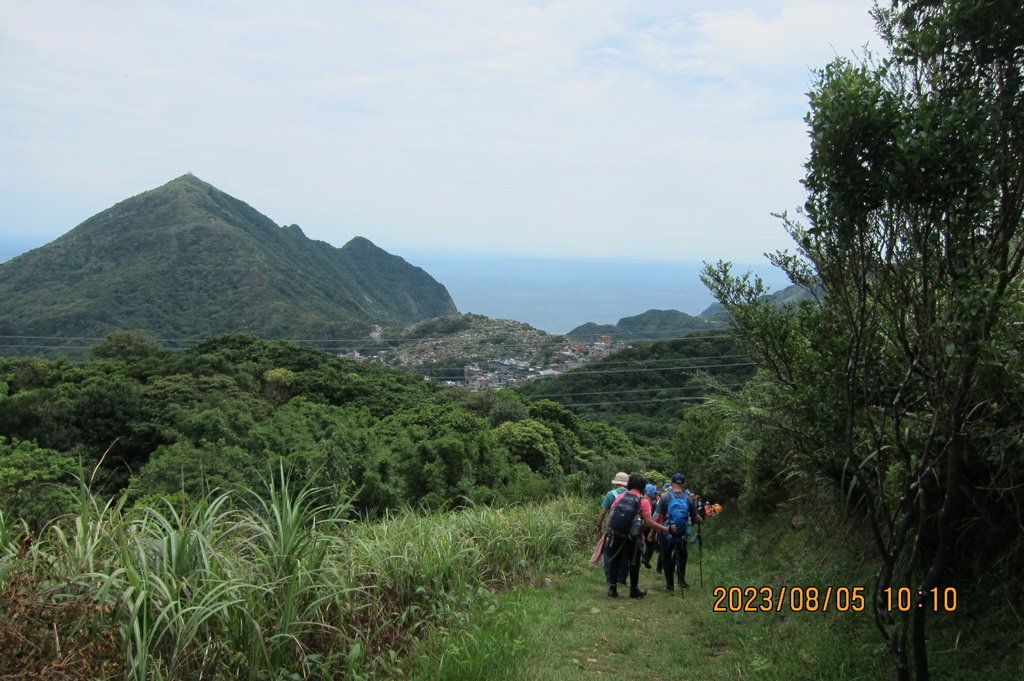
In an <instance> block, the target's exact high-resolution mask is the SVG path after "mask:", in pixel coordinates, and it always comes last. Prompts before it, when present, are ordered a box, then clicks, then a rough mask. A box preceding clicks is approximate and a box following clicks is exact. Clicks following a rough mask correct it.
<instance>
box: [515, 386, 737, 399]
mask: <svg viewBox="0 0 1024 681" xmlns="http://www.w3.org/2000/svg"><path fill="white" fill-rule="evenodd" d="M743 385H744V384H743V383H734V384H732V385H726V386H722V387H723V388H742V387H743ZM703 387H704V386H702V385H682V386H671V387H663V388H639V389H636V390H603V391H598V392H592V393H556V394H553V395H547V394H537V395H530V397H533V398H545V399H547V398H552V397H581V396H590V395H625V394H629V393H647V392H663V391H667V390H699V389H700V388H703Z"/></svg>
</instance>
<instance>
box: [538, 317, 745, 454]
mask: <svg viewBox="0 0 1024 681" xmlns="http://www.w3.org/2000/svg"><path fill="white" fill-rule="evenodd" d="M755 368H756V365H755V364H754V363H753V362H752V361H751V360H750V359H749V357H748V356H747V355H746V354H744V352H743V350H741V349H740V346H739V345H738V344H737V343H736V341H735V340H734V338H733V336H732V334H730V333H728V332H725V331H711V332H703V333H694V334H691V335H688V336H686V337H684V338H678V339H676V340H671V341H662V342H657V343H640V344H637V345H636V346H635V347H630V348H627V349H625V350H622V351H620V352H617V353H615V354H613V355H611V356H609V357H607V358H605V359H601V360H598V361H595V362H593V363H591V364H589V365H587V366H585V367H582V368H580V369H575V370H573V371H570V372H568V373H565V374H562V375H561V376H556V377H553V378H545V379H541V380H538V381H534V382H532V383H529V384H526V385H524V386H523V387H521V388H519V391H520V392H521V393H522V394H523V395H525V396H527V397H530V398H533V399H539V398H546V399H550V400H554V401H556V402H558V403H559V404H562V405H563V406H565V407H566V408H569V409H571V410H572V412H573V413H575V414H579V415H581V416H585V417H587V418H594V419H599V420H601V421H604V422H607V423H610V424H613V425H615V426H616V427H618V428H621V429H622V430H624V431H626V432H628V433H629V434H630V435H631V436H632V437H633V438H635V439H636V440H637V442H639V443H642V444H645V445H650V446H655V447H659V448H662V449H664V450H666V451H668V450H670V449H672V448H673V447H674V444H673V442H674V439H675V436H676V433H677V430H678V428H679V426H680V425H681V423H682V415H683V412H684V410H685V409H686V408H687V407H688V406H693V405H696V404H699V403H700V402H701V401H702V400H703V398H704V397H705V396H706V395H707V394H708V393H709V392H710V391H712V386H713V385H720V386H723V387H725V388H726V389H739V388H740V387H742V385H743V384H744V383H745V382H746V381H747V380H748V379H749V378H750V377H751V376H753V374H754V369H755Z"/></svg>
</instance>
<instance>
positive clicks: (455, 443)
mask: <svg viewBox="0 0 1024 681" xmlns="http://www.w3.org/2000/svg"><path fill="white" fill-rule="evenodd" d="M0 379H2V380H3V382H4V383H5V384H7V385H8V386H9V387H8V393H7V394H6V395H5V396H3V397H2V398H0V427H2V428H3V431H0V432H4V433H6V434H8V435H9V436H10V437H13V438H17V440H18V441H21V442H25V443H31V445H32V446H37V447H39V448H41V449H47V450H55V451H56V452H59V453H60V454H61V456H64V457H69V458H70V460H76V461H77V460H81V461H82V462H83V464H84V465H85V466H86V468H87V469H89V470H90V471H91V470H93V469H95V474H94V475H93V476H91V478H92V483H93V485H94V489H93V491H94V492H95V493H102V494H104V495H116V494H118V493H119V492H120V491H121V490H123V489H128V490H129V494H130V498H131V499H132V500H135V501H137V500H142V499H159V498H172V497H173V498H177V499H179V500H189V499H191V500H196V499H200V498H203V497H204V496H205V495H207V494H208V493H209V492H210V491H211V490H216V489H221V490H235V489H238V488H240V487H252V486H254V485H258V484H259V481H260V480H262V479H266V478H267V477H268V476H269V475H271V473H272V472H273V471H277V470H278V469H282V470H284V471H285V472H286V473H287V474H288V475H289V476H290V477H291V478H292V479H293V480H296V481H299V482H300V483H306V482H310V481H315V483H316V485H317V487H318V489H320V490H321V492H319V493H320V494H322V495H323V496H324V498H325V499H330V498H341V497H344V498H346V499H350V501H351V503H352V505H353V508H354V509H355V510H356V511H357V512H359V513H360V514H363V515H365V516H377V515H379V514H381V513H383V512H384V511H385V510H386V509H389V508H399V507H405V506H410V507H420V506H422V507H426V508H456V507H460V506H464V505H466V504H469V503H492V502H498V503H519V502H525V501H531V502H532V501H536V500H537V499H541V498H545V497H548V496H550V495H552V494H557V493H559V492H560V490H559V489H558V481H559V480H560V479H561V477H562V476H563V475H564V474H570V473H574V472H579V473H582V474H585V475H588V476H589V475H590V473H591V471H592V469H593V467H594V466H595V465H597V464H598V463H599V462H600V460H601V459H602V458H603V457H606V456H609V457H612V456H614V457H619V456H621V455H623V453H625V454H627V455H628V454H631V453H635V447H634V445H633V443H632V442H630V440H629V439H628V438H627V437H626V436H625V435H624V434H622V433H621V432H619V431H617V430H615V429H614V428H612V427H610V426H608V427H603V428H601V430H600V434H599V436H598V435H597V434H596V433H597V430H596V429H597V428H598V426H594V427H590V430H591V434H590V436H589V439H588V444H587V445H586V446H585V445H584V444H583V443H582V441H581V437H584V434H585V432H586V430H585V427H584V422H581V421H580V420H579V418H578V417H577V416H576V415H575V414H574V413H572V412H571V411H569V410H567V409H565V408H563V407H561V406H560V405H558V404H557V403H555V402H552V401H541V402H537V403H534V404H531V405H527V404H526V403H525V402H524V401H523V400H522V398H521V397H520V396H519V395H517V394H516V393H513V392H511V391H509V392H489V393H470V392H468V391H459V390H452V389H450V388H446V387H441V386H438V385H436V384H434V383H430V382H426V381H423V380H422V377H421V376H417V375H415V374H411V373H406V372H402V371H398V370H393V369H386V368H383V367H381V366H378V365H373V364H368V363H360V362H354V361H350V360H347V359H341V358H338V357H335V356H332V355H328V354H325V353H323V352H320V351H317V350H314V349H310V348H302V347H298V346H296V345H294V344H290V343H284V342H277V341H266V340H260V339H257V338H255V337H253V336H247V335H241V334H234V335H230V336H223V337H219V338H213V339H209V340H207V341H204V342H203V343H200V344H199V345H198V346H196V347H195V348H192V349H190V350H188V351H186V352H184V353H181V354H173V353H158V354H154V355H150V356H146V357H142V358H141V359H133V360H130V361H126V360H123V359H117V360H113V359H93V360H91V361H88V362H84V363H81V364H70V363H68V362H66V361H64V360H53V361H45V360H36V359H8V360H0ZM602 443H603V444H602ZM26 446H28V445H27V444H26ZM613 472H614V471H613ZM602 475H603V473H602ZM549 476H551V480H550V482H554V483H555V484H554V485H552V484H550V482H549ZM578 487H580V488H582V486H580V485H578ZM147 503H148V502H147ZM11 512H13V513H15V514H16V513H17V510H16V509H13V510H12V511H11ZM14 518H16V516H14ZM12 519H13V518H12ZM49 519H50V518H43V519H42V520H43V521H45V520H49Z"/></svg>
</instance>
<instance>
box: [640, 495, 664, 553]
mask: <svg viewBox="0 0 1024 681" xmlns="http://www.w3.org/2000/svg"><path fill="white" fill-rule="evenodd" d="M644 494H645V495H646V496H647V500H648V501H650V502H651V508H657V507H658V502H659V501H660V500H661V494H660V493H659V492H658V487H657V486H656V485H652V484H650V483H647V486H646V487H645V488H644ZM660 545H661V535H660V534H659V533H658V532H657V530H653V529H647V530H644V554H643V558H641V560H640V563H641V564H642V565H643V566H644V567H645V568H647V569H648V570H650V569H651V556H653V555H654V552H655V551H658V550H659V547H660ZM658 559H659V560H660V559H661V556H660V555H659V556H658Z"/></svg>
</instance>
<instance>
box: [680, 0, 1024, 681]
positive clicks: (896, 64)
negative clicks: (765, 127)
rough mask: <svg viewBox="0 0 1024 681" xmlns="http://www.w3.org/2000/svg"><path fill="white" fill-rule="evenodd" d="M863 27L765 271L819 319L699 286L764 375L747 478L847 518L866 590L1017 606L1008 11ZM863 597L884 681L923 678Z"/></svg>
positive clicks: (827, 90) (917, 11)
mask: <svg viewBox="0 0 1024 681" xmlns="http://www.w3.org/2000/svg"><path fill="white" fill-rule="evenodd" d="M875 15H876V19H877V21H878V25H879V28H880V31H881V33H882V36H883V38H884V39H885V41H886V43H887V44H888V46H889V47H890V48H891V52H892V57H891V58H890V59H887V60H885V61H883V62H881V63H879V62H877V61H875V60H873V59H871V58H867V59H865V60H864V61H863V62H862V63H853V62H851V61H849V60H847V59H842V58H840V59H836V60H835V61H834V62H833V63H831V64H830V65H828V66H827V67H825V68H824V69H822V70H821V71H820V72H819V74H818V78H817V82H816V83H815V87H814V89H813V91H812V93H811V98H810V100H811V101H810V103H811V110H810V113H809V114H808V116H807V122H808V124H809V126H810V136H811V140H812V145H811V154H810V157H809V159H808V161H807V163H806V170H807V173H806V176H805V179H804V185H805V186H806V188H807V190H808V199H807V202H806V204H805V207H804V213H803V214H804V217H805V219H806V222H807V224H806V225H804V224H801V223H800V222H798V221H797V220H793V219H789V218H787V217H785V216H783V218H784V222H785V225H786V227H787V229H788V231H789V232H790V234H791V236H792V237H793V239H794V242H795V244H796V249H797V252H796V254H789V253H781V254H776V255H775V256H774V257H773V258H772V260H773V262H775V263H776V264H777V265H779V266H780V267H782V268H783V269H784V270H785V271H786V272H787V274H788V275H789V276H790V278H791V279H792V280H793V282H794V283H796V284H800V285H802V286H804V287H805V288H808V289H809V290H815V289H816V288H819V287H820V290H821V291H822V292H823V294H824V296H823V302H822V305H821V306H820V307H814V308H812V307H810V306H804V307H802V308H800V309H799V310H798V311H797V312H796V314H790V315H784V314H779V313H777V312H776V311H775V310H774V309H773V308H772V307H771V306H769V305H768V304H767V303H766V302H765V301H764V300H763V299H762V298H761V297H760V296H761V294H762V293H763V289H762V287H761V286H760V282H758V281H756V280H751V279H749V278H743V277H734V276H732V274H731V272H730V271H729V268H728V266H726V265H723V264H719V265H718V266H714V267H709V268H708V269H707V270H706V272H705V276H704V280H705V283H706V284H707V285H708V286H709V288H711V289H712V291H713V292H714V293H715V295H716V297H717V298H718V299H719V301H720V302H721V303H722V304H723V305H724V306H725V307H726V309H727V310H728V312H729V313H730V314H731V316H732V318H733V320H734V322H735V323H736V325H737V326H738V327H739V328H740V329H742V331H743V332H744V334H745V344H746V347H747V350H748V352H749V353H750V354H751V355H752V356H754V357H756V358H757V359H758V360H760V361H761V362H762V363H763V364H764V366H765V367H766V369H767V370H768V371H769V372H770V374H769V375H770V380H769V381H767V382H765V383H763V384H762V391H761V394H760V395H758V396H753V395H745V396H744V398H745V399H743V400H742V401H741V402H740V403H739V404H738V406H739V407H740V409H739V410H738V411H742V412H743V414H744V420H745V426H743V427H746V428H749V429H754V431H755V432H756V431H760V433H761V435H760V437H759V438H758V440H759V446H758V448H757V449H756V450H753V454H754V456H753V458H751V459H749V461H748V465H747V470H748V472H749V473H750V474H751V475H750V478H749V479H748V481H747V483H748V484H750V485H753V486H757V487H759V489H760V490H762V491H761V492H759V494H763V495H770V493H771V488H772V487H778V486H780V485H781V486H783V487H784V488H785V489H787V490H790V491H795V490H794V488H799V487H802V488H803V489H804V491H807V489H808V488H810V489H811V490H812V491H813V490H815V489H821V488H824V489H826V490H830V491H832V492H833V494H835V496H836V497H838V498H841V499H842V500H844V501H845V502H846V503H848V504H849V505H850V506H853V507H856V508H857V510H858V512H859V513H861V514H862V515H863V517H864V518H865V519H866V522H867V523H868V524H869V527H870V528H871V530H872V533H873V537H874V540H875V544H876V546H875V549H876V554H877V562H878V569H877V572H876V582H875V586H876V589H884V588H886V587H889V586H903V585H911V586H912V588H913V589H916V590H918V591H919V592H927V590H928V589H930V588H933V587H936V586H940V585H945V584H949V583H951V582H952V583H958V582H960V583H965V582H970V581H973V580H975V579H978V580H982V581H984V580H990V579H995V580H998V579H1000V577H997V576H996V575H997V574H999V575H1001V578H1003V579H1010V580H1012V581H1013V583H1014V584H1015V586H1014V589H1015V590H1017V592H1018V594H1019V593H1022V592H1024V583H1022V582H1021V581H1020V577H1019V576H1020V574H1021V573H1022V571H1021V566H1024V533H1022V532H1021V527H1024V524H1022V523H1021V522H1020V520H1021V513H1020V509H1021V508H1022V499H1024V497H1022V494H1021V492H1020V488H1019V486H1018V485H1017V484H1016V481H1017V480H1018V479H1019V478H1020V475H1021V474H1022V473H1024V468H1022V465H1021V459H1020V456H1019V440H1018V443H1017V445H1012V444H1011V443H1010V442H1011V441H1010V440H1008V439H1007V438H1006V435H1007V431H1006V425H1007V424H1008V423H1009V422H1010V421H1015V420H1016V421H1018V422H1019V419H1020V418H1021V416H1022V415H1024V411H1022V409H1021V406H1022V403H1021V401H1020V397H1021V393H1022V375H1021V373H1020V372H1019V370H1018V365H1017V362H1016V359H1015V358H1017V357H1019V355H1020V348H1021V346H1020V343H1019V341H1020V333H1019V331H1018V330H1017V327H1018V326H1019V325H1020V323H1021V320H1022V317H1021V310H1020V286H1021V272H1022V269H1021V268H1022V261H1024V239H1022V236H1024V235H1022V232H1021V230H1022V228H1024V183H1022V182H1021V170H1020V169H1021V168H1022V167H1024V146H1022V145H1021V144H1020V143H1019V142H1020V140H1021V139H1022V138H1024V115H1022V113H1021V112H1022V110H1024V109H1022V108H1021V101H1022V97H1024V71H1022V63H1021V60H1020V39H1019V36H1020V35H1022V34H1024V13H1022V12H1021V8H1020V3H1019V2H1009V1H1005V2H1003V1H999V2H993V3H986V4H985V5H984V7H982V6H981V5H978V4H977V3H968V2H960V1H959V0H949V1H948V2H925V3H919V2H904V1H902V0H898V1H896V2H893V3H892V4H891V6H888V7H884V8H883V7H878V8H876V12H875ZM1010 35H1013V36H1016V38H1012V39H1011V38H1009V36H1010ZM1011 358H1014V359H1011ZM692 431H693V429H690V431H688V432H687V433H686V435H687V436H689V437H691V438H692V437H693V436H694V435H695V433H693V432H692ZM697 434H699V433H697ZM995 461H998V464H995V463H994V462H995ZM769 476H774V477H769ZM992 504H995V505H996V506H998V507H999V508H998V510H997V509H996V508H993V507H992ZM979 506H983V507H985V508H986V509H987V512H986V513H987V514H991V515H992V517H995V516H999V515H1001V516H1003V517H1006V518H1008V519H1010V522H1008V523H1005V524H1003V523H990V522H988V521H986V520H985V519H984V518H983V517H982V516H981V514H979V513H977V512H975V511H974V510H973V509H975V508H978V507H979ZM997 537H998V540H997V539H996V538H997ZM996 546H998V547H1000V548H998V549H994V550H993V549H992V548H991V547H996ZM980 553H984V554H985V555H986V556H987V557H988V559H989V560H990V561H995V563H996V564H998V565H1000V566H1001V568H1002V569H1003V571H1002V572H1001V573H996V572H993V571H992V570H991V569H990V565H988V564H982V563H981V562H979V561H978V560H977V558H976V556H977V555H979V554H980ZM879 602H880V601H876V609H875V614H876V623H877V626H878V629H879V631H880V633H881V634H882V635H883V636H884V638H885V641H886V644H887V649H888V652H889V654H890V656H891V660H892V663H893V666H894V669H895V671H896V675H897V678H899V679H910V678H911V677H912V676H913V677H915V678H918V679H928V678H929V664H930V663H929V646H928V640H927V636H926V632H927V621H928V620H929V619H930V617H929V614H928V612H927V610H926V609H925V608H918V609H914V610H913V611H912V612H911V613H906V614H901V613H894V612H889V611H888V610H886V609H884V608H882V607H879V606H878V603H879Z"/></svg>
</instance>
